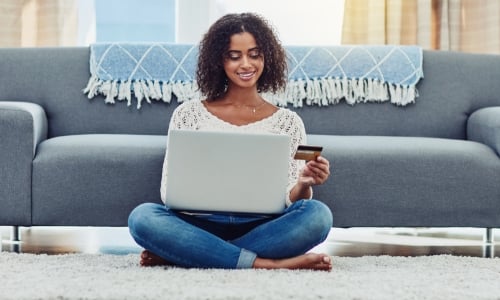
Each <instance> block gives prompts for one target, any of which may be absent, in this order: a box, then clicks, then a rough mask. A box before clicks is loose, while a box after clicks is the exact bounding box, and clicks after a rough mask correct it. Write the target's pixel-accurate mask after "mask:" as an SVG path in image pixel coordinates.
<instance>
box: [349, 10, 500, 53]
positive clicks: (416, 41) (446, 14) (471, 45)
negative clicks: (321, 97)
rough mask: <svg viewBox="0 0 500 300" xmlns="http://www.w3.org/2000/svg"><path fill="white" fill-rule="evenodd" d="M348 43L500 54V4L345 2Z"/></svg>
mask: <svg viewBox="0 0 500 300" xmlns="http://www.w3.org/2000/svg"><path fill="white" fill-rule="evenodd" d="M342 44H400V45H404V44H407V45H410V44H413V45H420V46H422V47H423V48H425V49H436V50H454V51H462V52H480V53H500V1H498V0H385V1H384V0H345V7H344V23H343V27H342Z"/></svg>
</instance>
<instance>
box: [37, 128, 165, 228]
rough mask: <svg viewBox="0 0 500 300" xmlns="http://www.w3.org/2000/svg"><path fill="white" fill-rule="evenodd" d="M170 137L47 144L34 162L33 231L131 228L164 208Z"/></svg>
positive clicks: (76, 138)
mask: <svg viewBox="0 0 500 300" xmlns="http://www.w3.org/2000/svg"><path fill="white" fill-rule="evenodd" d="M165 149H166V136H159V135H158V136H156V135H123V134H88V135H70V136H60V137H55V138H51V139H48V140H46V141H44V142H42V143H41V144H40V145H39V147H38V149H37V153H36V156H35V159H34V161H33V184H32V186H33V187H32V191H33V192H32V195H33V196H32V203H33V206H32V207H33V225H84V226H85V225H94V226H126V225H127V218H128V214H129V212H130V211H131V210H132V209H133V208H134V207H135V206H136V205H138V204H139V203H142V202H161V200H160V181H161V168H162V163H163V158H164V155H165Z"/></svg>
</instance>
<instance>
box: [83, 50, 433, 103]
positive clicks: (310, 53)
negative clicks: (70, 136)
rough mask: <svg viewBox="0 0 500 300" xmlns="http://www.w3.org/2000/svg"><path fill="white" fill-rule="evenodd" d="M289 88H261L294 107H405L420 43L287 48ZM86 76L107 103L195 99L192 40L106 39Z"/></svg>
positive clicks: (90, 90) (411, 97) (418, 73)
mask: <svg viewBox="0 0 500 300" xmlns="http://www.w3.org/2000/svg"><path fill="white" fill-rule="evenodd" d="M285 50H286V52H287V57H288V72H289V73H288V79H289V82H288V86H287V88H286V90H285V91H284V92H282V93H280V94H265V95H264V97H265V98H266V99H267V100H269V101H270V102H272V103H274V104H276V105H279V106H287V105H288V104H291V105H293V106H294V107H301V106H303V105H304V104H306V105H318V106H327V105H330V104H336V103H338V102H339V101H341V100H345V101H346V102H347V103H348V104H351V105H353V104H355V103H359V102H384V101H390V102H391V103H393V104H395V105H400V106H404V105H407V104H409V103H414V102H415V99H416V98H417V96H418V92H417V89H416V84H417V83H418V81H419V80H420V79H421V78H423V76H424V75H423V70H422V49H421V48H420V47H417V46H330V47H305V46H287V47H285ZM90 51H91V53H90V73H91V77H90V79H89V82H88V84H87V87H86V88H85V89H84V93H86V94H87V95H88V98H89V99H91V98H93V97H94V96H96V95H98V94H102V95H104V96H105V97H106V100H105V101H106V103H115V100H120V101H121V100H126V101H127V104H128V105H132V99H133V98H132V94H133V95H134V96H135V98H136V100H137V108H140V107H141V105H142V102H143V101H146V102H148V103H151V100H160V101H164V102H170V101H171V99H172V96H175V97H176V99H177V101H179V102H183V101H188V100H192V99H200V95H199V93H198V90H197V86H196V82H195V71H196V64H197V56H198V46H197V45H181V44H165V43H140V44H126V43H111V44H93V45H91V47H90Z"/></svg>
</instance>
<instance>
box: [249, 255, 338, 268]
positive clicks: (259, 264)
mask: <svg viewBox="0 0 500 300" xmlns="http://www.w3.org/2000/svg"><path fill="white" fill-rule="evenodd" d="M253 267H254V268H256V269H290V270H297V269H306V270H320V271H331V269H332V259H331V258H330V256H328V255H326V254H317V253H307V254H303V255H299V256H296V257H291V258H284V259H265V258H259V257H258V258H257V259H256V260H255V262H254V264H253Z"/></svg>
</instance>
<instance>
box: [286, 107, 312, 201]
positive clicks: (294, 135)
mask: <svg viewBox="0 0 500 300" xmlns="http://www.w3.org/2000/svg"><path fill="white" fill-rule="evenodd" d="M287 130H288V134H289V135H290V137H291V145H290V147H291V149H290V166H289V168H288V170H289V171H288V186H287V197H286V205H287V206H290V205H291V204H292V201H291V200H290V191H291V190H292V188H293V187H294V186H295V184H296V183H297V180H298V179H299V174H300V171H301V170H302V168H304V166H305V161H303V160H296V159H294V158H293V156H294V155H295V151H296V150H297V147H298V146H299V145H306V144H307V135H306V130H305V126H304V122H303V121H302V119H301V118H300V117H299V115H297V113H295V112H292V113H291V116H290V122H289V125H288V128H287ZM311 196H312V194H311Z"/></svg>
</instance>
